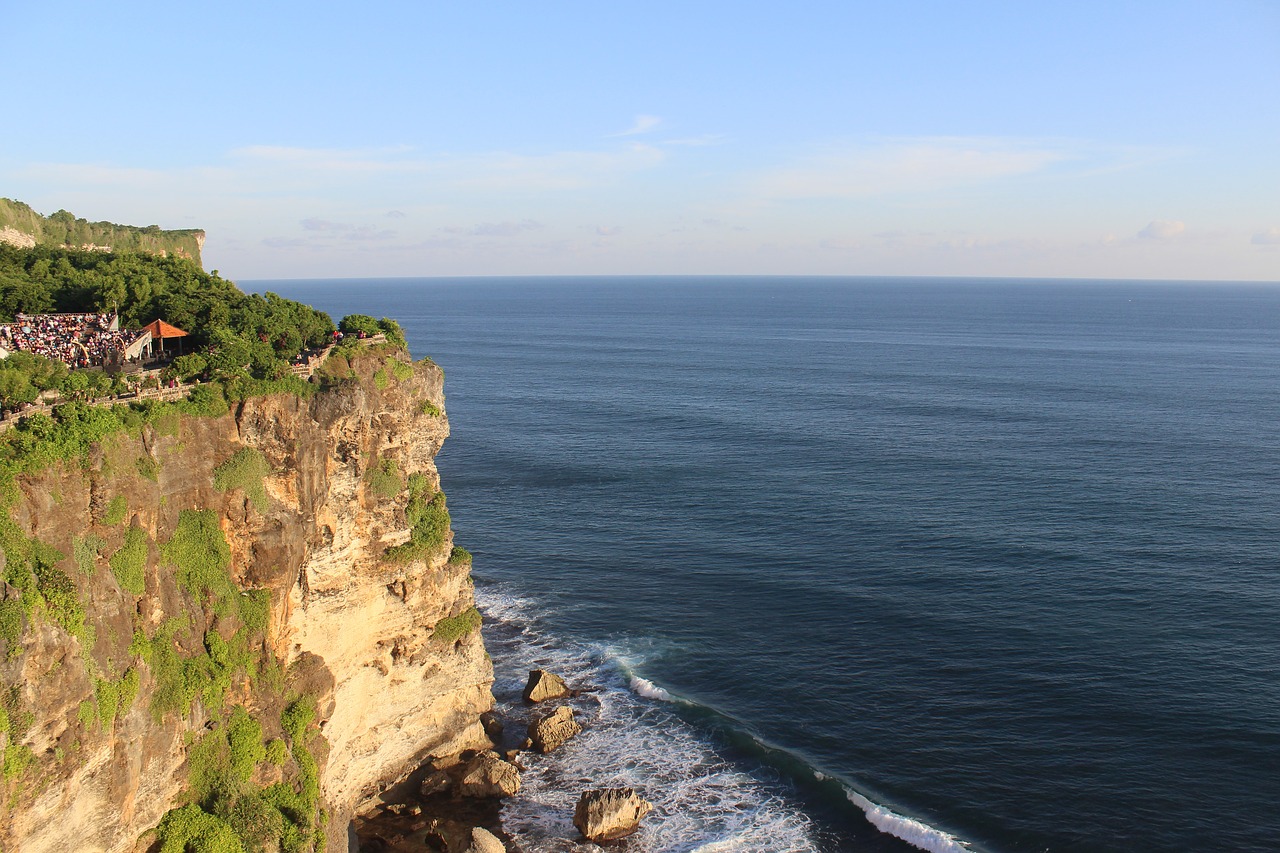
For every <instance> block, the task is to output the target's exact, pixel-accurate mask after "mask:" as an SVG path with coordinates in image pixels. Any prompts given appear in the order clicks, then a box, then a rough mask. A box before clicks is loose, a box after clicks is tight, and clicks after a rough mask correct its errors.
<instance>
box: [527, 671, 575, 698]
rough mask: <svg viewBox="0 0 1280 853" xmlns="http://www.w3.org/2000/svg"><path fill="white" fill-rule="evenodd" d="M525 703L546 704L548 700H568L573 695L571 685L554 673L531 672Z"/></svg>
mask: <svg viewBox="0 0 1280 853" xmlns="http://www.w3.org/2000/svg"><path fill="white" fill-rule="evenodd" d="M523 695H524V701H526V702H534V703H537V702H545V701H547V700H548V699H567V698H569V696H571V695H572V693H571V691H570V690H569V685H567V684H565V683H564V679H563V678H561V677H560V676H558V675H556V674H555V673H554V672H548V671H547V670H545V669H531V670H529V681H528V683H527V684H525V686H524V694H523Z"/></svg>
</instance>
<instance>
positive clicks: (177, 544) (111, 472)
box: [0, 347, 493, 853]
mask: <svg viewBox="0 0 1280 853" xmlns="http://www.w3.org/2000/svg"><path fill="white" fill-rule="evenodd" d="M331 361H333V362H336V365H334V364H331V365H329V384H328V385H326V387H325V388H324V389H323V390H320V391H318V392H317V393H315V394H314V395H313V396H309V397H307V396H305V395H304V396H297V395H292V394H275V395H269V396H263V397H256V398H250V399H248V400H245V401H244V402H241V403H238V404H234V405H233V406H232V408H231V411H229V412H228V413H227V414H224V415H220V416H197V415H193V414H179V413H176V412H174V411H172V410H171V409H166V410H160V409H155V410H150V411H146V412H143V413H141V414H140V415H139V416H138V417H137V418H134V419H133V420H132V421H130V423H129V428H128V429H126V430H120V431H115V432H112V433H111V434H109V435H107V436H106V437H105V438H102V439H101V440H98V441H95V442H93V443H91V444H88V445H86V447H85V449H84V452H83V453H82V454H80V455H79V456H76V455H75V454H71V455H70V457H69V458H68V455H67V454H66V453H64V454H63V457H64V458H63V460H62V461H53V462H51V464H49V465H48V466H46V467H44V468H42V469H40V470H37V471H34V472H33V473H29V474H21V475H19V476H17V477H16V479H15V480H14V484H13V486H12V487H11V488H10V489H9V494H8V495H7V499H8V501H9V504H8V520H7V521H6V520H4V519H0V525H2V526H3V529H0V547H2V548H3V552H4V556H5V566H4V577H5V581H6V582H5V583H4V584H3V585H2V586H0V599H3V600H2V601H0V680H2V682H3V684H0V699H2V700H3V703H2V704H0V752H3V754H4V785H5V796H4V797H3V799H2V800H0V849H3V850H6V851H23V853H37V851H45V850H50V851H52V850H71V849H75V850H81V851H130V850H144V849H155V848H156V847H158V846H159V845H158V842H163V843H164V845H165V848H166V849H170V848H171V849H175V850H181V849H182V846H181V845H182V844H183V843H184V842H183V838H185V837H194V836H196V835H198V836H199V837H201V838H204V839H206V840H207V839H215V840H217V839H221V840H222V841H223V842H225V843H226V845H227V846H225V847H216V846H215V847H210V848H209V849H219V850H221V849H231V850H234V849H237V846H236V841H237V840H238V841H239V842H241V843H246V847H247V848H255V847H263V848H265V849H277V848H278V849H282V850H309V849H312V848H313V847H314V849H317V850H320V849H327V850H330V851H338V850H346V847H347V838H346V828H347V826H348V823H349V822H350V819H351V817H352V816H353V814H355V813H356V812H357V811H358V810H359V809H360V808H361V807H362V805H365V804H367V803H368V802H369V801H370V798H371V797H373V795H375V794H376V793H377V792H378V791H379V790H380V789H381V788H382V787H384V786H385V785H387V784H388V783H390V782H393V781H395V780H396V779H398V778H401V777H402V776H403V775H405V774H407V773H408V772H410V771H411V770H412V769H413V768H414V767H416V766H417V765H418V764H419V763H420V762H421V761H422V760H424V759H425V758H427V757H431V756H434V757H438V758H447V757H449V756H453V755H456V754H457V753H458V752H460V751H461V750H464V749H468V748H474V747H477V746H482V745H487V743H488V741H487V739H486V738H485V736H484V732H483V730H482V727H481V726H480V724H479V719H478V718H479V715H480V714H481V713H482V712H484V711H486V710H488V709H489V708H490V707H491V705H492V696H491V693H490V685H491V683H492V679H493V673H492V667H491V665H490V663H489V660H488V657H487V655H486V653H485V650H484V646H483V642H482V640H481V638H480V633H479V631H478V630H477V628H478V623H479V618H478V614H477V613H476V611H475V609H474V601H473V595H472V585H471V580H470V557H469V555H467V554H466V553H465V552H464V551H462V550H461V549H455V548H454V547H453V542H452V533H451V531H450V530H449V527H448V524H449V522H448V514H447V511H446V509H445V505H444V497H443V495H442V494H440V493H439V489H440V484H439V476H438V474H437V471H436V467H435V463H434V457H435V454H436V452H437V451H438V450H439V448H440V445H441V443H442V442H443V441H444V439H445V437H446V436H447V434H448V421H447V419H446V418H445V416H444V415H443V408H444V406H443V402H444V398H443V392H442V384H443V375H442V372H441V371H440V370H439V368H437V367H436V366H435V365H434V364H431V363H430V362H418V363H410V362H409V361H408V360H407V357H406V356H405V355H404V353H403V352H402V351H399V350H395V349H394V348H386V347H384V348H382V349H369V350H366V351H364V352H362V353H361V354H359V355H356V356H353V357H352V358H351V359H350V362H348V361H347V360H346V359H345V358H342V357H338V358H335V359H331ZM85 417H86V422H88V416H85ZM157 827H159V828H160V830H159V833H158V834H157V832H156V829H157ZM184 833H187V834H188V835H185V836H184ZM192 833H194V835H192ZM209 843H212V842H209ZM173 845H178V846H173ZM202 849H203V848H202Z"/></svg>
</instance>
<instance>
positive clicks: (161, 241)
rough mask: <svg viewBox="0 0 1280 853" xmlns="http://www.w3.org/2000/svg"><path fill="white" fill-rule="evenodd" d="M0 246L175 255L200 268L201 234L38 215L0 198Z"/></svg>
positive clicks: (64, 214)
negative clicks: (51, 247) (2, 244)
mask: <svg viewBox="0 0 1280 853" xmlns="http://www.w3.org/2000/svg"><path fill="white" fill-rule="evenodd" d="M0 243H8V244H10V245H14V246H19V247H22V248H32V247H34V246H53V247H57V248H67V249H82V250H85V251H95V252H137V253H141V254H150V255H160V256H161V257H169V256H176V257H179V258H186V259H188V260H191V261H194V262H195V263H196V265H197V266H200V265H201V260H200V249H201V248H203V246H204V231H202V230H200V229H198V228H187V229H180V230H163V229H161V228H160V226H159V225H147V226H144V227H138V226H136V225H118V224H116V223H114V222H89V221H88V220H86V219H79V218H77V217H76V216H74V215H73V214H71V213H68V212H67V211H65V210H59V211H58V212H56V213H52V214H50V215H49V216H41V215H40V214H39V213H37V212H36V211H35V210H33V209H32V208H31V206H30V205H28V204H24V203H23V202H20V201H15V200H13V199H9V198H0Z"/></svg>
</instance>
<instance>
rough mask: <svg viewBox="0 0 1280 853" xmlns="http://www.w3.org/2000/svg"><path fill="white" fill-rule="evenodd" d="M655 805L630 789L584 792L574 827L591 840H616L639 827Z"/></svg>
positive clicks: (579, 802) (575, 813)
mask: <svg viewBox="0 0 1280 853" xmlns="http://www.w3.org/2000/svg"><path fill="white" fill-rule="evenodd" d="M652 810H653V804H652V803H650V802H648V801H647V800H645V799H643V798H641V797H640V796H639V795H638V794H637V793H636V792H635V791H634V790H633V789H631V788H604V789H600V790H595V791H584V792H583V794H582V796H581V797H580V798H579V799H578V806H577V808H576V809H575V810H574V813H573V825H574V826H576V827H577V828H578V831H579V832H581V833H582V835H583V837H584V838H586V839H587V840H588V841H594V842H597V843H599V842H602V841H616V840H617V839H619V838H625V837H626V836H628V835H631V834H632V833H633V832H635V831H636V830H637V829H639V828H640V821H641V820H642V819H643V818H644V816H645V815H647V814H648V813H649V812H650V811H652Z"/></svg>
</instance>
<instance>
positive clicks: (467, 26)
mask: <svg viewBox="0 0 1280 853" xmlns="http://www.w3.org/2000/svg"><path fill="white" fill-rule="evenodd" d="M0 49H2V50H3V54H4V56H5V65H6V68H7V69H8V74H7V75H6V77H7V84H6V86H5V91H6V108H7V109H6V112H7V114H8V115H9V121H8V122H6V125H7V132H5V133H4V134H3V138H4V142H3V144H2V145H0V196H7V197H9V198H14V199H18V200H20V201H25V202H26V203H28V204H30V205H31V206H32V207H34V208H35V209H36V210H38V211H39V212H41V213H44V214H49V213H53V212H54V211H56V210H58V209H60V208H61V209H67V210H70V211H71V212H73V213H74V214H76V215H77V216H82V217H85V218H87V219H90V220H95V221H96V220H108V221H112V222H121V223H127V224H133V225H150V224H158V225H160V226H161V227H163V228H203V229H204V230H205V231H206V232H207V238H206V242H205V247H204V262H205V268H206V269H218V270H220V272H221V273H222V274H223V275H224V276H226V277H229V278H232V279H264V278H266V279H270V278H319V277H374V276H471V275H475V276H484V275H631V274H635V275H665V274H671V275H675V274H699V275H705V274H725V275H732V274H777V275H876V276H880V275H911V276H919V275H941V276H1036V277H1085V278H1156V279H1162V278H1177V279H1210V280H1263V281H1280V0H1213V2H1177V0H1165V2H1125V0H1109V2H1090V1H1089V0H1085V1H1084V2H1072V3H1057V2H1054V3H1039V2H977V0H972V2H964V1H963V0H954V2H946V0H937V2H921V1H920V0H899V2H889V0H882V1H881V2H875V3H871V2H857V0H845V2H796V3H789V4H783V3H751V2H747V3H744V2H742V1H741V0H738V2H734V3H727V2H696V0H693V1H692V2H691V0H685V2H680V3H674V2H666V0H648V2H644V3H637V2H616V3H610V4H602V3H598V2H597V3H580V2H555V0H550V2H546V3H527V2H525V3H502V2H491V3H483V2H482V3H448V4H446V3H438V2H429V0H416V2H377V0H370V2H366V3H364V4H353V3H349V2H347V3H342V4H337V3H328V2H308V3H293V2H276V3H269V4H262V3H253V4H248V3H240V2H236V0H228V2H223V3H215V4H184V3H172V2H170V3H165V4H157V3H136V2H127V0H126V2H119V3H114V4H110V5H108V6H104V5H102V4H97V3H94V4H90V3H86V2H78V0H69V2H64V3H60V4H58V6H57V7H56V14H55V13H54V11H53V7H48V6H40V5H39V4H34V3H30V2H23V1H22V0H0Z"/></svg>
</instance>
